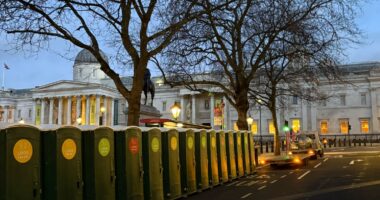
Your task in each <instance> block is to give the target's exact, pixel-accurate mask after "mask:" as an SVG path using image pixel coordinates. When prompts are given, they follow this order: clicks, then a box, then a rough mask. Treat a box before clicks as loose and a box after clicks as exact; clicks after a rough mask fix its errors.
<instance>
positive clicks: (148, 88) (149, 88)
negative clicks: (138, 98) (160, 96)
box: [143, 68, 155, 106]
mask: <svg viewBox="0 0 380 200" xmlns="http://www.w3.org/2000/svg"><path fill="white" fill-rule="evenodd" d="M143 91H144V95H145V102H144V105H146V102H147V99H148V92H150V97H151V99H152V102H151V103H150V105H151V106H153V99H154V93H155V88H154V84H153V82H152V80H150V71H149V69H148V68H147V69H146V70H145V74H144V88H143Z"/></svg>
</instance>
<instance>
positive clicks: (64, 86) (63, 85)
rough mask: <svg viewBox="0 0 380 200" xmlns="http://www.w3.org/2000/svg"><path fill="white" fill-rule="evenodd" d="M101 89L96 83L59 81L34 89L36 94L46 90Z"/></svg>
mask: <svg viewBox="0 0 380 200" xmlns="http://www.w3.org/2000/svg"><path fill="white" fill-rule="evenodd" d="M96 86H98V87H99V84H94V83H84V82H77V81H57V82H53V83H49V84H46V85H42V86H39V87H36V88H35V89H33V91H34V92H39V91H46V90H70V89H78V88H83V89H84V88H89V87H96Z"/></svg>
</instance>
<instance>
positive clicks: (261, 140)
mask: <svg viewBox="0 0 380 200" xmlns="http://www.w3.org/2000/svg"><path fill="white" fill-rule="evenodd" d="M257 103H258V104H259V126H260V151H261V153H263V136H262V134H261V104H262V103H263V101H262V100H261V99H258V100H257Z"/></svg>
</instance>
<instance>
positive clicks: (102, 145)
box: [98, 138, 111, 157]
mask: <svg viewBox="0 0 380 200" xmlns="http://www.w3.org/2000/svg"><path fill="white" fill-rule="evenodd" d="M110 149H111V145H110V141H109V140H108V139H107V138H102V139H100V140H99V144H98V151H99V154H100V155H101V156H103V157H106V156H108V154H109V153H110Z"/></svg>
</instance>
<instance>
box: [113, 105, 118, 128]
mask: <svg viewBox="0 0 380 200" xmlns="http://www.w3.org/2000/svg"><path fill="white" fill-rule="evenodd" d="M118 124H119V100H116V99H115V100H114V107H113V125H118Z"/></svg>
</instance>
